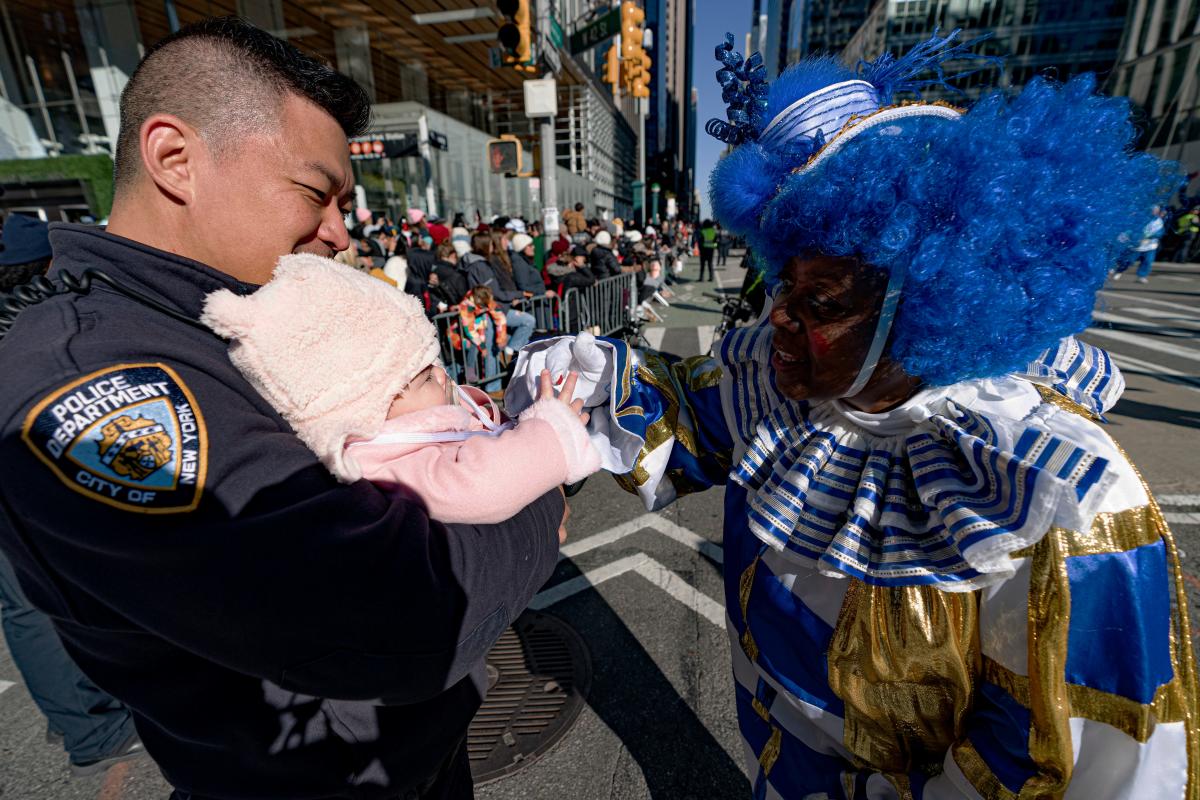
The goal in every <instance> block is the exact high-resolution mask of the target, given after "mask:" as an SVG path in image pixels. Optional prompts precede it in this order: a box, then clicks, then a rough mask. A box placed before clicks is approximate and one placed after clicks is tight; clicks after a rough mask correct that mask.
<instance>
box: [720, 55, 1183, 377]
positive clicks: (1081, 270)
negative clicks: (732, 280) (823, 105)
mask: <svg viewBox="0 0 1200 800" xmlns="http://www.w3.org/2000/svg"><path fill="white" fill-rule="evenodd" d="M816 66H817V69H816V70H815V71H814V68H813V64H812V62H808V63H803V62H802V64H801V65H798V66H797V67H793V68H792V70H789V72H787V73H784V75H783V76H781V78H780V79H779V80H778V81H776V82H775V83H774V84H773V85H772V86H771V87H770V89H771V93H770V105H771V106H772V107H773V108H772V110H770V112H769V113H770V114H775V113H778V111H777V110H776V109H777V108H779V107H782V106H785V105H786V104H787V98H793V99H794V98H797V97H800V96H802V94H803V93H804V89H805V87H802V86H796V85H794V82H795V81H797V80H798V75H799V74H803V75H805V76H806V77H807V76H810V75H815V80H816V81H817V82H818V83H821V82H824V83H828V82H830V81H837V80H847V79H850V78H852V77H854V75H853V73H851V72H850V71H849V70H846V69H845V68H841V67H838V66H837V65H836V64H832V63H826V62H820V63H819V64H818V65H816ZM839 69H840V70H841V72H840V73H839V72H838V70H839ZM793 72H794V73H796V74H795V75H793V74H791V73H793ZM789 82H791V83H792V85H788V84H789ZM777 95H778V100H777V99H776V97H777ZM1135 138H1136V132H1135V130H1134V127H1133V125H1132V123H1131V121H1130V114H1129V105H1128V102H1127V101H1126V100H1125V99H1116V98H1108V97H1103V96H1100V95H1097V94H1096V92H1095V80H1094V78H1092V77H1091V76H1090V75H1084V76H1079V77H1076V78H1074V79H1072V80H1071V81H1070V82H1068V83H1067V84H1065V85H1059V84H1056V83H1053V82H1051V81H1048V80H1045V79H1040V78H1039V79H1035V80H1034V81H1032V82H1030V83H1029V84H1028V85H1027V86H1026V87H1025V89H1024V91H1022V92H1021V93H1020V94H1019V95H1017V96H1016V97H1007V96H1005V95H1004V94H1002V93H1000V92H993V93H991V94H987V95H985V96H984V97H983V98H982V99H981V100H980V101H979V102H977V103H976V104H975V105H974V106H973V107H972V108H971V109H970V110H969V111H968V112H966V113H965V114H963V115H962V116H961V117H959V118H957V119H945V118H937V117H932V116H915V117H908V118H905V119H900V120H896V121H892V122H889V123H886V124H883V125H879V126H878V127H875V128H872V129H869V130H866V131H865V132H863V133H862V134H861V135H859V136H856V137H855V138H853V139H851V140H849V141H847V142H846V143H845V146H844V147H842V148H841V149H840V150H839V151H838V152H836V153H835V154H834V155H832V156H831V157H829V158H827V159H825V160H824V161H821V162H820V163H818V164H816V165H815V166H813V167H812V168H811V169H807V170H803V171H798V168H799V167H802V166H803V165H804V164H805V163H806V162H807V161H808V154H805V153H792V154H788V153H781V152H778V151H771V150H769V149H768V148H765V147H763V146H762V145H761V144H759V143H757V142H754V141H750V142H747V143H745V144H743V145H741V146H739V147H737V148H735V149H734V150H733V151H732V152H730V153H729V154H728V155H727V156H725V158H723V159H722V161H721V162H720V163H719V164H718V166H717V168H716V169H715V170H714V172H713V175H712V178H711V183H710V193H711V198H712V203H713V210H714V212H715V215H716V217H717V218H718V219H719V220H721V222H722V223H723V224H724V225H725V226H726V227H727V228H729V229H731V230H733V231H735V232H737V233H740V234H742V235H745V236H746V237H747V240H748V243H749V244H750V246H751V247H753V248H754V250H755V252H756V254H757V255H758V256H759V257H760V263H761V264H762V265H763V269H764V271H765V273H766V278H767V281H768V284H769V285H774V284H775V283H776V282H777V281H778V276H779V273H780V271H781V270H782V268H783V267H784V265H785V264H786V263H787V262H788V261H789V260H790V259H791V258H792V257H795V256H804V255H810V254H818V253H819V254H824V255H832V256H848V257H855V258H858V259H860V260H861V261H862V262H863V263H866V264H868V265H870V266H873V267H875V268H877V269H880V270H883V271H887V272H890V271H891V270H892V269H893V268H895V267H897V266H902V267H904V268H906V270H907V276H906V279H905V284H904V288H903V292H902V294H901V297H900V305H899V310H898V312H897V316H896V321H895V324H894V326H893V329H892V336H891V340H890V345H889V352H890V355H891V357H892V358H893V359H894V360H896V361H898V362H899V363H900V364H901V365H902V366H903V368H904V369H905V371H906V372H908V373H909V374H910V375H913V376H917V377H920V378H922V379H923V380H925V381H926V382H927V383H930V384H949V383H954V382H957V381H960V380H965V379H968V378H982V377H991V376H995V375H1001V374H1004V373H1007V372H1011V371H1013V370H1015V369H1017V368H1019V367H1021V366H1023V365H1025V364H1027V363H1028V362H1030V361H1032V360H1034V359H1035V358H1036V357H1037V356H1038V355H1039V354H1040V353H1041V352H1042V351H1043V350H1045V349H1046V348H1047V347H1051V346H1053V345H1054V344H1055V343H1056V342H1057V341H1058V340H1060V339H1061V338H1063V337H1064V336H1068V335H1070V334H1073V333H1077V332H1078V331H1081V330H1083V329H1084V328H1086V327H1087V326H1088V325H1089V324H1090V321H1091V315H1092V308H1093V305H1094V302H1095V296H1096V292H1097V291H1098V290H1099V289H1100V287H1101V285H1102V284H1103V282H1104V279H1105V275H1106V273H1107V271H1108V270H1109V269H1110V268H1111V267H1112V265H1113V264H1114V263H1115V261H1116V258H1117V255H1118V254H1119V253H1120V251H1121V250H1122V249H1123V246H1124V245H1123V244H1122V243H1121V242H1120V241H1119V237H1120V236H1121V234H1122V233H1125V232H1127V231H1137V230H1140V229H1141V228H1142V226H1143V225H1144V224H1145V223H1146V221H1147V219H1148V218H1149V211H1150V208H1151V206H1153V205H1154V204H1156V203H1158V202H1161V201H1163V200H1164V199H1165V198H1166V197H1167V196H1168V195H1169V193H1170V192H1171V191H1172V190H1173V188H1174V187H1175V185H1176V184H1177V180H1178V168H1177V166H1176V165H1174V164H1172V163H1168V162H1162V161H1159V160H1158V159H1156V158H1154V157H1152V156H1148V155H1144V154H1134V153H1133V152H1132V151H1131V146H1132V144H1133V142H1134V140H1135Z"/></svg>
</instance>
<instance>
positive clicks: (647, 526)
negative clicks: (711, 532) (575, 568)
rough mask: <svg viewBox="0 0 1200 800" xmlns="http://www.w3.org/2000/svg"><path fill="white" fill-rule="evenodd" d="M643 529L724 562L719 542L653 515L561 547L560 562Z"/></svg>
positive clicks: (645, 515) (632, 520) (647, 514)
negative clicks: (655, 532) (711, 540)
mask: <svg viewBox="0 0 1200 800" xmlns="http://www.w3.org/2000/svg"><path fill="white" fill-rule="evenodd" d="M642 530H653V531H657V532H658V533H661V534H662V535H663V536H666V537H667V538H668V539H672V540H674V541H676V542H678V543H679V544H681V545H683V546H684V547H687V548H690V549H692V550H695V551H696V552H697V553H699V554H700V555H702V556H706V557H707V558H709V559H711V560H712V561H715V562H716V563H718V564H722V563H724V559H725V553H724V551H723V550H722V549H721V545H719V544H717V543H716V542H710V541H709V540H708V539H705V538H704V537H703V536H701V535H699V534H697V533H695V532H693V531H690V530H688V529H687V528H685V527H683V526H682V525H676V524H675V523H674V522H671V521H670V520H669V519H665V518H663V517H661V516H659V515H658V514H655V513H653V512H649V513H646V514H642V515H641V516H640V517H636V518H634V519H631V520H629V521H628V522H622V523H621V524H620V525H616V526H613V527H611V528H609V529H608V530H606V531H601V532H600V533H597V534H595V535H593V536H589V537H587V538H586V539H580V540H579V541H576V542H568V543H567V544H564V545H563V546H562V547H561V548H559V551H558V560H559V561H562V560H563V559H564V558H575V557H576V556H578V555H581V554H583V553H586V552H588V551H590V550H595V549H596V548H598V547H604V546H605V545H610V544H612V543H613V542H615V541H618V540H620V539H624V538H625V537H626V536H628V535H630V534H631V533H637V532H638V531H642Z"/></svg>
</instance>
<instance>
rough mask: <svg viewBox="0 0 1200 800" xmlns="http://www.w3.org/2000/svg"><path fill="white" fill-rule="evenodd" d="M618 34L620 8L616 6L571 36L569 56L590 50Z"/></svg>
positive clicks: (619, 30) (619, 28) (619, 29)
mask: <svg viewBox="0 0 1200 800" xmlns="http://www.w3.org/2000/svg"><path fill="white" fill-rule="evenodd" d="M620 32H621V8H620V6H618V7H616V8H614V9H613V10H612V11H609V12H608V13H607V14H605V15H604V16H603V17H600V19H598V20H596V21H595V22H593V23H591V24H590V25H588V26H587V27H586V28H582V29H581V30H578V31H576V32H575V33H572V34H571V48H570V49H571V55H573V56H577V55H579V54H580V53H582V52H585V51H587V50H591V49H592V48H593V47H595V46H596V45H598V44H600V43H601V42H603V41H604V40H605V39H610V38H612V37H613V36H616V35H617V34H618V33H620Z"/></svg>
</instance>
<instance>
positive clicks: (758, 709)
mask: <svg viewBox="0 0 1200 800" xmlns="http://www.w3.org/2000/svg"><path fill="white" fill-rule="evenodd" d="M750 707H751V708H753V709H754V713H755V714H758V715H759V716H760V717H762V720H763V722H770V721H771V712H770V711H767V707H766V706H764V705H763V704H762V703H761V702H759V699H758V698H757V697H755V698H754V699H752V700H751V701H750Z"/></svg>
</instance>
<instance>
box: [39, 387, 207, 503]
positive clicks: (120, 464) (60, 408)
mask: <svg viewBox="0 0 1200 800" xmlns="http://www.w3.org/2000/svg"><path fill="white" fill-rule="evenodd" d="M21 436H22V438H23V439H24V440H25V443H26V444H27V445H29V447H30V448H31V449H32V450H33V452H34V453H35V454H36V455H37V456H38V458H40V459H41V460H42V461H44V462H45V463H46V465H47V466H49V467H50V469H52V470H53V471H54V473H55V474H56V475H57V476H58V477H59V479H60V480H62V482H63V483H65V484H66V485H67V486H69V487H71V488H72V489H74V490H75V491H77V492H79V493H80V494H83V495H85V496H87V497H90V498H93V499H95V500H99V501H100V502H102V503H107V504H108V505H110V506H115V507H117V508H121V509H125V510H127V511H140V512H143V513H149V514H171V513H179V512H184V511H191V510H192V509H194V508H195V507H196V506H197V505H198V504H199V502H200V495H201V493H202V492H203V490H204V478H205V475H206V473H207V469H208V432H207V431H206V430H205V427H204V417H203V416H202V415H201V414H200V409H199V407H198V406H197V405H196V399H195V398H194V397H192V393H191V392H190V391H188V388H187V386H185V385H184V383H183V381H182V380H180V378H179V376H178V375H176V374H175V372H174V370H172V369H171V368H170V367H168V366H167V365H165V364H118V365H116V366H113V367H108V368H106V369H103V370H100V371H99V372H93V373H92V374H90V375H86V376H84V377H83V378H80V379H78V380H76V381H72V382H71V383H69V384H67V385H66V386H64V387H62V388H61V389H57V390H55V391H54V392H52V393H51V394H49V395H47V396H46V397H44V398H43V399H42V400H40V401H39V402H38V403H37V404H36V405H35V406H34V407H33V409H32V410H31V411H30V412H29V415H28V416H27V417H26V418H25V425H24V427H23V429H22V432H21Z"/></svg>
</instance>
